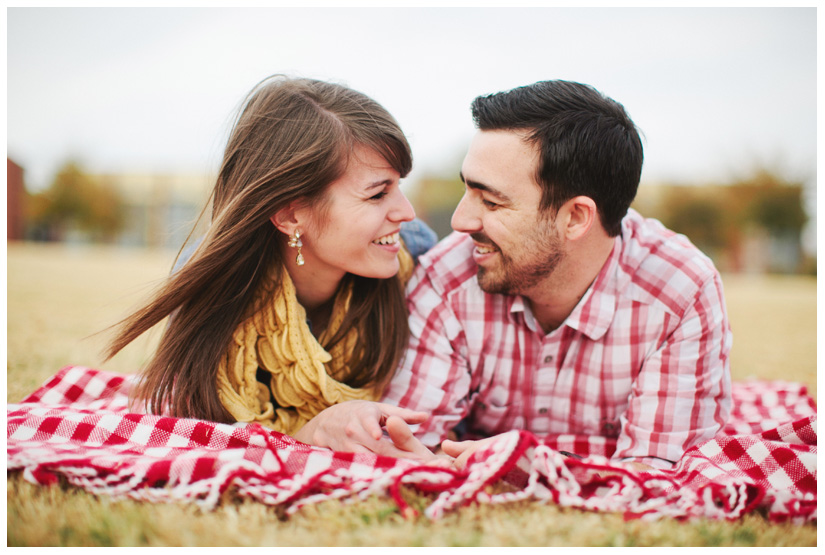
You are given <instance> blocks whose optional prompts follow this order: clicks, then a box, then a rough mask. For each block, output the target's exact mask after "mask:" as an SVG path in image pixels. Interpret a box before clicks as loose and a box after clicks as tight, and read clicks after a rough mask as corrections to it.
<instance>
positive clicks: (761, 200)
mask: <svg viewBox="0 0 825 555" xmlns="http://www.w3.org/2000/svg"><path fill="white" fill-rule="evenodd" d="M731 188H732V189H733V191H734V194H735V195H736V196H737V197H738V198H741V196H747V197H749V202H748V204H747V206H746V208H745V210H744V216H745V220H746V221H750V222H753V223H754V224H757V225H759V226H761V227H763V228H765V229H766V230H767V231H768V232H769V233H771V234H774V235H787V234H796V233H801V232H802V228H803V227H805V224H806V223H807V221H808V216H807V214H806V213H805V207H804V203H803V199H802V192H803V190H802V184H801V183H795V182H791V181H786V180H784V179H782V178H780V177H779V176H778V175H776V174H774V173H772V172H770V171H768V170H765V169H758V170H756V171H755V172H754V174H753V176H752V177H750V178H747V179H744V180H741V181H738V182H736V183H733V185H732V186H731Z"/></svg>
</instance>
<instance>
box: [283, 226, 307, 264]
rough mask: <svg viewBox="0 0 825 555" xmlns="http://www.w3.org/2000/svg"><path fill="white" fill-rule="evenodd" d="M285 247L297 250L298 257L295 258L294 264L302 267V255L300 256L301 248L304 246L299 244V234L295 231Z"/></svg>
mask: <svg viewBox="0 0 825 555" xmlns="http://www.w3.org/2000/svg"><path fill="white" fill-rule="evenodd" d="M287 245H289V246H290V247H293V248H295V247H297V248H298V256H296V257H295V263H296V264H297V265H298V266H303V265H304V255H302V254H301V247H303V246H304V244H303V243H302V242H301V232H300V231H298V230H297V229H296V230H295V233H293V234H292V237H290V238H289V242H288V243H287Z"/></svg>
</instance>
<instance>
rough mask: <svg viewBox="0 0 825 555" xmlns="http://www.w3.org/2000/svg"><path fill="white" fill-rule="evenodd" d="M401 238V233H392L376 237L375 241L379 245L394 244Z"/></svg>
mask: <svg viewBox="0 0 825 555" xmlns="http://www.w3.org/2000/svg"><path fill="white" fill-rule="evenodd" d="M400 238H401V234H399V233H391V234H389V235H384V236H383V237H381V238H379V239H376V240H375V241H373V243H375V244H377V245H394V244H395V243H397V242H398V240H399V239H400Z"/></svg>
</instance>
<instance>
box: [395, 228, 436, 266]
mask: <svg viewBox="0 0 825 555" xmlns="http://www.w3.org/2000/svg"><path fill="white" fill-rule="evenodd" d="M401 240H402V241H404V245H405V246H406V247H407V250H408V251H409V253H410V254H411V255H412V257H413V259H414V260H416V261H418V257H419V256H421V255H422V254H424V253H425V252H427V251H428V250H430V249H431V248H433V246H434V245H435V244H436V243H437V242H438V235H436V233H435V231H433V230H432V229H430V226H428V225H427V224H425V223H424V221H423V220H419V219H418V218H416V219H414V220H412V221H409V222H402V223H401Z"/></svg>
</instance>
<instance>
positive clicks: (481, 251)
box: [476, 245, 496, 254]
mask: <svg viewBox="0 0 825 555" xmlns="http://www.w3.org/2000/svg"><path fill="white" fill-rule="evenodd" d="M476 250H477V251H478V252H479V254H490V253H491V252H495V250H496V249H494V248H493V247H482V246H480V245H477V246H476Z"/></svg>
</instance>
